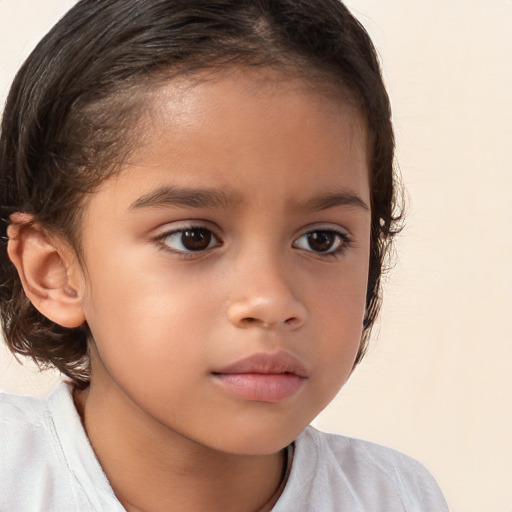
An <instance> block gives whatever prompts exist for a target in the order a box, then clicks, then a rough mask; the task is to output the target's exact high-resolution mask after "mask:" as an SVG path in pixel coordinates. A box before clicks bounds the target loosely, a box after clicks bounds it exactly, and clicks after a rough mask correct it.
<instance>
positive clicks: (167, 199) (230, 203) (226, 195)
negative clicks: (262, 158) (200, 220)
mask: <svg viewBox="0 0 512 512" xmlns="http://www.w3.org/2000/svg"><path fill="white" fill-rule="evenodd" d="M242 201H243V198H242V196H241V195H240V194H238V193H236V192H234V191H225V190H219V189H210V188H204V189H196V188H187V187H174V186H165V187H160V188H158V189H156V190H154V191H152V192H149V193H148V194H145V195H143V196H142V197H140V198H139V199H137V200H136V201H134V202H133V203H132V204H131V205H130V207H129V210H139V209H141V208H158V207H166V206H184V207H189V208H218V209H221V208H233V207H235V206H238V205H239V204H240V203H242ZM337 206H352V207H354V206H355V207H357V208H361V209H363V210H365V211H370V208H369V207H368V205H367V204H366V203H365V202H364V201H363V200H362V199H361V198H360V197H359V196H358V195H357V194H355V193H354V192H351V191H348V190H336V191H333V192H328V193H325V194H319V195H317V196H314V197H312V198H310V199H307V200H305V201H302V202H301V203H299V204H298V205H297V207H296V209H297V210H299V211H305V212H309V211H322V210H328V209H329V208H335V207H337Z"/></svg>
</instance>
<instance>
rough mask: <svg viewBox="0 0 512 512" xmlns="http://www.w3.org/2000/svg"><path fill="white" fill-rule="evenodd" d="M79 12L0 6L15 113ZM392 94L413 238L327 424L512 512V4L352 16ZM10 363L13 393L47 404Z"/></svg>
mask: <svg viewBox="0 0 512 512" xmlns="http://www.w3.org/2000/svg"><path fill="white" fill-rule="evenodd" d="M73 3H74V2H73V1H72V0H45V1H44V2H43V1H41V0H0V51H1V54H0V98H3V97H4V96H5V95H6V93H7V89H8V84H9V82H10V81H11V80H12V76H13V74H14V73H15V71H16V69H17V68H18V66H19V64H20V63H21V61H22V59H23V58H24V57H25V56H26V55H27V54H28V52H29V51H30V50H31V49H32V47H33V46H34V45H35V44H36V42H37V41H38V40H39V38H40V37H41V36H42V34H43V33H44V32H45V31H46V30H47V29H49V27H50V26H51V25H52V24H53V22H54V20H55V19H56V18H57V17H58V16H60V15H61V14H62V13H63V12H64V11H65V10H66V9H67V8H68V7H69V6H71V5H72V4H73ZM347 4H348V5H349V7H351V8H352V10H353V11H354V13H355V14H356V15H357V16H358V17H359V19H360V21H361V22H362V23H363V24H364V25H365V26H366V28H367V29H368V30H369V32H370V34H371V35H372V37H373V38H374V41H375V43H376V46H377V47H378V49H379V53H380V55H381V58H382V61H383V66H384V70H385V78H386V81H387V83H388V86H389V89H390V95H391V98H392V103H393V108H394V120H395V127H396V131H397V145H398V162H399V165H400V168H401V171H402V174H403V178H404V182H405V184H406V187H407V191H408V203H409V204H408V211H409V213H408V222H407V228H406V230H405V231H404V233H403V235H402V236H401V238H400V240H399V244H398V254H399V259H398V263H397V265H396V268H395V269H394V271H393V272H392V274H391V276H390V281H389V283H387V286H386V296H385V307H384V310H383V314H382V318H381V321H380V323H379V325H378V328H377V329H376V331H375V335H374V338H375V340H374V343H373V346H372V349H371V351H370V354H369V356H368V357H367V359H366V360H365V361H364V363H363V365H362V366H361V367H360V368H358V370H357V371H356V373H355V374H354V376H353V377H352V378H351V380H350V381H349V383H348V384H347V386H346V387H345V388H344V390H343V391H342V392H341V394H340V396H339V397H338V398H337V399H336V400H335V401H334V402H333V403H332V404H331V406H329V408H328V409H327V410H326V411H325V412H324V413H323V414H322V415H321V416H320V417H319V418H318V419H317V420H316V425H317V426H319V427H320V428H322V429H325V430H329V431H334V432H340V433H346V434H350V435H355V436H358V437H364V438H368V439H372V440H375V441H377V442H380V443H384V444H387V445H390V446H393V447H396V448H398V449H400V450H403V451H405V452H407V453H409V454H411V455H413V456H415V457H417V458H419V459H420V460H421V461H423V462H424V463H425V464H426V465H427V466H428V467H429V468H430V470H431V471H432V472H433V473H434V475H435V476H436V477H437V479H438V481H439V482H440V484H441V486H442V487H443V489H444V492H445V494H446V496H447V499H448V501H449V503H450V506H451V508H452V511H453V512H512V300H511V298H510V297H511V293H512V272H511V256H512V208H511V199H512V168H511V163H510V158H511V153H512V64H511V63H512V59H511V49H512V29H511V27H512V1H511V0H417V1H415V0H347ZM20 368H21V367H19V365H17V363H15V362H14V361H12V359H10V358H9V357H7V356H4V355H2V357H1V358H0V388H3V389H6V390H12V391H16V392H23V393H33V394H39V395H41V394H44V393H46V392H47V391H48V390H49V389H51V387H52V386H53V385H54V382H55V380H54V376H52V375H48V374H47V375H44V376H43V377H38V376H37V374H36V373H35V372H34V371H33V370H30V369H25V370H24V371H23V372H21V371H20Z"/></svg>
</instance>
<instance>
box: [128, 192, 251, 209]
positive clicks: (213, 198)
mask: <svg viewBox="0 0 512 512" xmlns="http://www.w3.org/2000/svg"><path fill="white" fill-rule="evenodd" d="M241 202H242V197H241V196H240V195H239V194H237V193H235V192H233V191H224V190H218V189H209V188H203V189H196V188H186V187H185V188H182V187H160V188H158V189H156V190H154V191H152V192H149V193H148V194H145V195H143V196H142V197H140V198H139V199H137V200H136V201H134V202H133V203H132V204H131V205H130V208H129V209H130V210H138V209H140V208H150V207H152V208H155V207H165V206H186V207H189V208H230V207H234V206H237V205H238V204H240V203H241Z"/></svg>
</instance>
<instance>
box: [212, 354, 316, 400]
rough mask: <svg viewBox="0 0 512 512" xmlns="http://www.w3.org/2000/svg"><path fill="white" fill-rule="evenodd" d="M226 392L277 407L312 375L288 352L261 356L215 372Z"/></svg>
mask: <svg viewBox="0 0 512 512" xmlns="http://www.w3.org/2000/svg"><path fill="white" fill-rule="evenodd" d="M212 375H213V378H214V379H215V382H216V383H217V384H219V385H220V386H221V387H222V388H223V389H224V390H226V391H228V392H229V393H232V394H235V395H237V396H238V397H240V398H243V399H245V400H249V401H256V402H267V403H277V402H282V401H284V400H286V399H288V398H290V397H291V396H293V395H295V394H296V393H297V392H298V391H299V390H300V389H301V388H302V387H303V386H304V384H305V382H306V381H307V379H308V377H309V371H308V369H307V368H306V367H305V366H304V364H303V363H302V362H301V361H299V360H298V359H297V358H296V357H294V356H292V355H291V354H289V353H287V352H277V353H273V354H268V353H259V354H253V355H252V356H249V357H246V358H243V359H241V360H239V361H236V362H235V363H233V364H231V365H229V366H226V367H224V368H221V369H219V370H217V371H214V372H212Z"/></svg>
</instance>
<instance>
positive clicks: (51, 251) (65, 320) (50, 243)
mask: <svg viewBox="0 0 512 512" xmlns="http://www.w3.org/2000/svg"><path fill="white" fill-rule="evenodd" d="M11 221H12V222H13V223H12V224H11V225H10V226H9V229H8V232H7V234H8V236H9V242H8V245H7V252H8V254H9V258H10V259H11V261H12V262H13V264H14V266H15V267H16V269H17V271H18V274H19V276H20V279H21V283H22V285H23V289H24V291H25V294H26V295H27V297H28V299H29V300H30V301H31V302H32V304H33V305H34V307H35V308H36V309H38V310H39V312H40V313H41V314H43V315H44V316H45V317H47V318H48V319H50V320H52V321H53V322H55V323H57V324H59V325H62V326H63V327H78V326H80V325H82V324H83V323H84V322H85V316H84V313H83V310H82V305H81V301H80V293H79V290H77V287H78V285H79V283H77V282H72V281H73V279H72V278H71V277H70V276H71V275H75V273H72V272H70V270H71V268H70V267H71V266H72V265H74V266H76V265H77V262H76V261H74V260H76V257H74V255H72V254H71V253H70V249H67V248H65V247H64V244H62V247H56V245H58V244H56V243H55V241H54V240H52V239H51V238H50V237H49V236H48V234H47V232H45V230H44V229H43V228H42V227H41V226H40V225H38V224H37V222H34V219H33V217H32V216H31V215H28V214H22V213H16V214H13V215H11Z"/></svg>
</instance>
